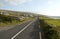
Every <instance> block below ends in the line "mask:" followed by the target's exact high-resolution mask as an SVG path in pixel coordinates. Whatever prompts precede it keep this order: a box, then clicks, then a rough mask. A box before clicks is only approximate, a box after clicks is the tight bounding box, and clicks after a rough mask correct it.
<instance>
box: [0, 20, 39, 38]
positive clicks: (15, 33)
mask: <svg viewBox="0 0 60 39" xmlns="http://www.w3.org/2000/svg"><path fill="white" fill-rule="evenodd" d="M0 39H39V21H38V19H36V20H34V21H29V22H26V23H23V24H21V25H17V26H15V27H13V28H11V29H8V30H4V31H0Z"/></svg>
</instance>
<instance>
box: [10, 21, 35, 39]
mask: <svg viewBox="0 0 60 39" xmlns="http://www.w3.org/2000/svg"><path fill="white" fill-rule="evenodd" d="M33 22H34V21H33ZM33 22H30V23H29V24H28V25H27V26H25V27H24V28H23V29H22V30H20V31H19V32H18V33H17V34H15V35H14V36H13V37H12V38H11V39H14V38H15V37H16V36H18V35H19V34H20V33H21V32H23V31H24V30H25V29H26V28H27V27H28V26H29V25H31V24H32V23H33Z"/></svg>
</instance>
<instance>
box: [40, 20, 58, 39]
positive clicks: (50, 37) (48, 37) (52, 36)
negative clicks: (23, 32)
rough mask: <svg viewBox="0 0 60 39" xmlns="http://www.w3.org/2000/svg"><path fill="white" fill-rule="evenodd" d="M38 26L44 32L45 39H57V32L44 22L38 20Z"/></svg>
mask: <svg viewBox="0 0 60 39" xmlns="http://www.w3.org/2000/svg"><path fill="white" fill-rule="evenodd" d="M40 26H41V27H42V30H43V32H44V37H45V39H59V37H58V34H57V31H56V30H55V29H54V28H53V27H52V26H50V25H48V24H47V23H45V22H44V20H40Z"/></svg>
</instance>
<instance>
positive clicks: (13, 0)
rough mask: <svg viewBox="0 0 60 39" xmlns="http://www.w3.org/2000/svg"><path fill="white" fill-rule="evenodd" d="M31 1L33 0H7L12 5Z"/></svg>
mask: <svg viewBox="0 0 60 39" xmlns="http://www.w3.org/2000/svg"><path fill="white" fill-rule="evenodd" d="M29 1H32V0H5V2H6V3H9V4H11V5H19V4H23V3H25V2H29Z"/></svg>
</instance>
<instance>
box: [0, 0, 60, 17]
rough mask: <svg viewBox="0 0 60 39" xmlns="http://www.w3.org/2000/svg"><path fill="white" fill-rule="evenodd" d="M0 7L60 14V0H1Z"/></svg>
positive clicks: (52, 14) (51, 14) (50, 14)
mask: <svg viewBox="0 0 60 39" xmlns="http://www.w3.org/2000/svg"><path fill="white" fill-rule="evenodd" d="M0 9H4V10H13V11H27V12H34V13H37V14H43V15H47V16H60V0H0Z"/></svg>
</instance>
